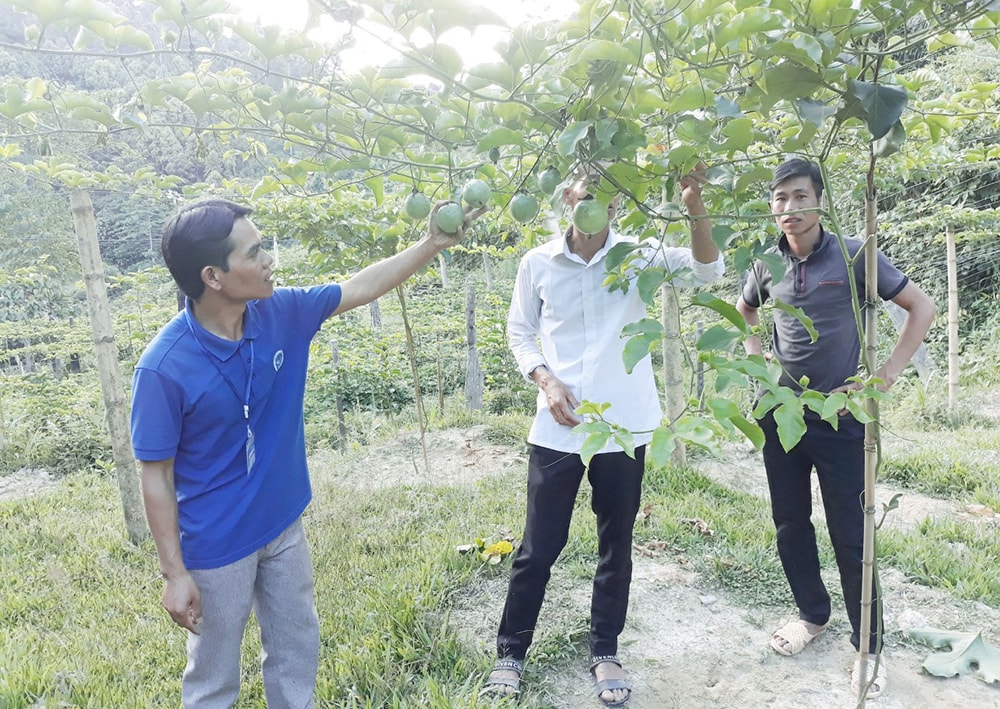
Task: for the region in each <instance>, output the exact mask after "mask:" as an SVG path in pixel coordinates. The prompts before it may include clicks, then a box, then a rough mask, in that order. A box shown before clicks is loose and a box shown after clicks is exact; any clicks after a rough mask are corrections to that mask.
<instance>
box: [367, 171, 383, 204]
mask: <svg viewBox="0 0 1000 709" xmlns="http://www.w3.org/2000/svg"><path fill="white" fill-rule="evenodd" d="M365 184H366V185H368V189H370V190H371V191H372V194H373V195H375V206H376V207H381V206H382V200H383V199H384V198H385V183H384V182H383V180H382V176H381V175H376V176H375V177H369V178H368V179H367V180H365Z"/></svg>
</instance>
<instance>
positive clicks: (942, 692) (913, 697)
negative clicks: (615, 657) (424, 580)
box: [314, 427, 1000, 709]
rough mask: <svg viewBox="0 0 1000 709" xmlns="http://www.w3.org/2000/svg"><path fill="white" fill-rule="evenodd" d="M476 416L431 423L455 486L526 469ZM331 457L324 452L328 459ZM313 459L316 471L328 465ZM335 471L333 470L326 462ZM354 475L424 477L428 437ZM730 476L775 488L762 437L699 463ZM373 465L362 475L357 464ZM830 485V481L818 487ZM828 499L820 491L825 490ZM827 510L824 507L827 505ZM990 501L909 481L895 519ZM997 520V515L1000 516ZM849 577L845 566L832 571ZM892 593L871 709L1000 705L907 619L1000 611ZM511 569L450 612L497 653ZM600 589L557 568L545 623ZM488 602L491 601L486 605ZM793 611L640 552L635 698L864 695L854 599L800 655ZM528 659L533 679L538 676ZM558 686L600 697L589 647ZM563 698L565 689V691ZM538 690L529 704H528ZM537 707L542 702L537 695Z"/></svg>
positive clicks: (946, 621) (986, 629)
mask: <svg viewBox="0 0 1000 709" xmlns="http://www.w3.org/2000/svg"><path fill="white" fill-rule="evenodd" d="M482 434H483V430H482V429H481V428H479V427H474V428H470V429H465V430H459V429H453V430H446V431H437V432H432V433H429V434H428V436H427V441H426V442H427V446H428V448H429V449H430V450H433V451H434V478H435V479H436V480H438V481H449V482H451V483H453V484H457V485H463V484H469V483H471V482H473V481H474V480H476V479H478V478H481V477H485V476H490V475H502V474H504V473H505V472H509V471H510V470H511V468H516V469H517V470H519V471H522V470H523V469H524V468H525V467H526V461H525V459H524V455H523V451H522V450H521V449H520V448H518V447H510V446H500V445H496V444H493V443H491V442H489V441H486V440H485V439H484V438H483V436H482ZM321 465H322V464H321ZM317 467H318V466H316V465H315V464H314V474H315V471H316V470H317ZM322 467H323V468H324V469H329V468H328V467H327V466H325V465H322ZM352 467H354V468H355V474H352V471H351V470H349V469H348V470H345V469H340V472H339V473H337V477H338V478H341V477H342V478H344V479H348V478H350V479H352V480H355V481H356V480H359V479H363V480H368V481H371V482H370V483H368V484H373V485H387V484H393V483H394V482H403V481H404V480H405V481H410V482H412V481H413V480H414V476H415V475H417V476H419V474H420V472H421V471H422V470H423V469H424V466H423V464H422V456H421V454H420V446H419V438H418V437H417V436H415V435H414V436H412V437H406V436H402V437H399V438H397V439H395V440H394V441H393V442H392V443H391V444H388V445H383V444H380V445H379V447H378V454H377V456H376V455H372V456H369V457H367V458H364V459H362V460H359V461H358V462H357V464H356V466H352ZM698 467H699V468H700V469H701V470H702V472H704V473H705V474H706V475H709V476H711V477H712V478H714V479H716V480H718V481H719V482H722V483H724V484H727V485H730V486H732V487H736V488H738V489H741V490H745V491H747V492H751V493H754V494H758V495H762V496H763V495H766V485H765V484H764V472H763V467H762V465H761V463H760V458H759V455H758V454H757V453H756V452H755V451H754V450H753V449H752V447H749V448H747V447H739V446H736V447H733V448H731V449H729V450H728V451H727V456H726V460H725V461H712V462H711V463H710V464H707V463H706V464H702V465H699V466H698ZM359 469H360V470H364V471H365V472H364V474H363V475H357V474H356V473H357V470H359ZM894 492H896V491H895V490H892V489H889V488H883V487H880V489H879V492H878V497H879V501H880V502H881V501H883V500H884V501H888V500H889V498H890V497H891V496H892V494H893V493H894ZM817 494H818V493H817ZM817 502H818V498H817ZM814 508H815V509H817V510H821V509H822V505H821V504H818V503H817V505H815V506H814ZM982 514H983V511H982V510H977V509H972V510H966V509H958V508H954V507H953V506H951V505H950V504H949V503H947V502H943V501H939V500H934V499H931V498H926V497H923V496H920V495H916V494H911V493H909V492H907V493H906V494H904V495H903V497H902V499H901V500H900V509H899V510H898V511H897V512H895V513H893V517H892V518H891V519H890V520H889V521H888V522H887V524H889V525H891V524H900V525H913V524H917V523H918V522H919V521H920V520H921V519H923V518H924V517H926V516H928V515H957V516H962V517H965V516H974V517H977V518H982ZM988 523H992V522H988ZM831 572H832V570H831ZM827 582H828V585H830V586H831V587H834V586H836V584H837V583H838V582H837V580H836V576H835V575H831V576H830V577H829V578H827ZM882 583H883V589H884V593H885V599H886V617H885V623H886V630H887V640H886V654H885V657H886V659H887V665H888V668H889V682H888V690H887V691H886V693H885V694H883V696H881V697H879V698H878V699H875V700H870V701H868V702H867V705H868V707H870V708H871V709H950V708H951V707H955V708H958V707H963V708H970V709H971V708H975V709H1000V684H987V683H986V682H984V681H983V680H982V679H980V678H978V677H976V676H975V675H966V676H963V677H955V678H951V679H941V678H937V677H933V676H931V675H928V674H926V673H924V672H922V670H921V665H922V663H923V661H924V659H925V658H926V657H927V655H928V654H929V653H930V652H931V650H930V649H929V648H927V647H925V646H923V645H920V644H917V643H915V642H914V641H912V640H910V639H909V638H908V636H907V635H906V631H907V630H909V629H911V628H918V627H926V626H930V627H936V628H941V629H949V630H958V631H963V632H969V631H982V632H983V634H984V637H985V638H986V639H987V640H988V641H991V642H992V644H994V645H998V646H1000V610H997V609H993V608H990V607H989V606H986V605H984V604H982V603H971V602H962V601H955V600H953V599H952V598H950V597H947V596H946V595H944V594H943V593H940V592H936V591H934V590H932V589H929V588H926V587H923V586H919V585H916V584H913V583H910V582H908V581H906V579H904V578H903V577H902V575H901V574H899V573H898V572H892V571H889V572H883V574H882ZM505 584H506V576H505V575H504V576H501V577H498V578H497V579H496V580H495V581H493V582H491V583H490V584H489V588H487V589H486V591H485V593H486V594H487V596H488V597H487V598H484V597H483V596H482V595H479V596H477V598H476V599H475V600H474V601H472V602H470V603H469V604H468V606H467V607H464V608H459V609H457V610H456V612H454V613H453V614H452V615H451V621H452V622H453V623H457V624H458V625H459V628H460V631H461V633H462V635H463V637H465V638H467V640H468V642H469V643H470V644H472V645H474V646H475V647H476V649H478V650H481V651H483V652H484V653H489V652H490V648H491V647H492V643H493V637H494V634H495V632H496V623H497V616H498V614H499V609H500V608H501V607H502V604H503V598H504V593H505V591H506V585H505ZM589 597H590V589H589V586H588V585H587V584H586V583H585V582H582V581H579V580H576V579H571V578H568V575H565V574H559V573H558V572H557V573H556V574H555V575H554V576H553V581H552V583H550V588H549V592H548V593H547V596H546V602H545V603H546V605H545V606H544V607H543V608H542V614H541V618H540V621H539V622H540V624H544V623H545V618H546V613H547V612H553V608H558V609H559V612H567V608H569V609H575V611H576V612H578V613H579V614H580V617H586V615H587V613H588V607H589ZM484 609H485V610H484ZM793 616H794V609H793V608H789V609H787V611H783V610H780V611H775V610H774V609H764V610H761V609H753V608H747V607H745V606H740V605H737V604H735V603H732V602H730V601H729V600H728V599H727V598H726V595H725V594H724V593H721V592H719V591H717V590H713V589H711V588H708V587H706V586H705V584H704V581H703V580H702V579H700V578H699V576H698V575H697V574H696V573H694V572H692V571H691V570H689V569H687V568H685V567H683V566H681V565H680V564H678V563H677V562H676V561H674V560H673V559H672V558H671V557H670V556H669V555H664V554H655V553H654V555H649V554H648V553H643V552H642V551H641V550H637V551H636V554H635V571H634V578H633V583H632V597H631V605H630V611H629V619H628V623H627V625H626V628H625V632H624V635H623V636H622V638H621V651H620V653H619V654H620V656H621V658H622V659H623V661H624V662H625V666H626V668H627V669H628V671H629V673H630V675H631V678H632V681H633V684H634V693H633V697H632V701H630V702H629V707H631V708H632V709H674V708H676V709H707V708H709V707H720V708H721V707H725V708H727V709H735V708H737V707H738V708H739V709H758V708H759V709H763V708H765V707H767V708H770V707H782V708H787V709H798V708H799V707H802V708H806V707H819V708H823V709H826V708H828V707H829V708H831V709H832V708H834V707H853V706H855V705H856V700H855V699H854V698H853V697H852V696H851V693H850V680H849V677H850V668H851V665H852V663H853V659H854V654H853V648H852V647H851V645H850V643H849V641H848V638H849V636H850V625H849V623H848V621H847V617H846V615H845V614H844V612H843V610H842V609H837V608H835V611H834V618H833V620H832V623H831V627H830V630H829V631H828V632H827V633H826V634H825V635H823V636H822V637H820V638H818V639H817V640H816V641H814V642H813V643H812V644H811V645H810V646H809V647H808V648H806V650H805V651H804V652H802V653H801V654H799V655H796V656H794V657H782V656H779V655H777V654H776V653H774V652H773V651H772V650H771V649H770V647H769V645H768V639H769V637H770V633H771V631H772V630H774V628H776V627H778V626H780V625H782V624H783V623H784V622H785V621H786V620H788V619H789V618H791V617H793ZM533 671H534V670H533V669H532V667H531V665H530V655H529V664H528V667H527V669H526V673H525V680H524V681H525V683H526V684H527V683H529V682H530V681H531V676H532V672H533ZM544 679H545V682H546V683H548V684H549V686H550V687H553V688H554V689H553V691H552V692H551V695H550V696H549V697H548V698H547V700H546V703H545V706H549V704H548V703H547V702H548V701H551V706H553V707H557V708H558V709H580V708H581V707H592V706H593V707H597V706H600V703H599V702H598V701H597V700H596V699H595V697H594V695H593V694H592V693H591V680H590V678H589V675H588V673H587V668H586V664H585V662H584V660H583V658H581V659H580V661H579V662H578V663H575V664H573V665H572V666H569V667H566V668H564V671H562V672H561V673H560V675H559V676H556V677H545V678H544ZM553 697H557V698H553ZM524 704H526V702H522V705H524ZM529 705H530V706H534V705H533V704H529Z"/></svg>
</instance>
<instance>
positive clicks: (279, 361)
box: [274, 350, 285, 372]
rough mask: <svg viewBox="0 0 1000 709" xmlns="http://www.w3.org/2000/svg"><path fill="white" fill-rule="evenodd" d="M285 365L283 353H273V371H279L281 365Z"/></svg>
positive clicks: (280, 351) (281, 351) (282, 351)
mask: <svg viewBox="0 0 1000 709" xmlns="http://www.w3.org/2000/svg"><path fill="white" fill-rule="evenodd" d="M284 363H285V351H284V350H278V351H277V352H275V353H274V371H275V372H277V371H278V370H279V369H281V365H283V364H284Z"/></svg>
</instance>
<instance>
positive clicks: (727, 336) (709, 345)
mask: <svg viewBox="0 0 1000 709" xmlns="http://www.w3.org/2000/svg"><path fill="white" fill-rule="evenodd" d="M742 339H743V335H742V334H741V331H738V330H730V329H729V328H727V327H724V326H722V325H713V326H712V327H710V328H708V329H707V330H705V332H703V333H701V337H699V338H698V341H697V342H696V343H695V347H697V348H698V350H699V351H706V350H722V351H724V352H728V351H729V350H731V349H732V348H733V346H734V345H735V344H736V343H737V342H740V341H741V340H742Z"/></svg>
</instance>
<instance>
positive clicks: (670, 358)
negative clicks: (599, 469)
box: [660, 283, 687, 465]
mask: <svg viewBox="0 0 1000 709" xmlns="http://www.w3.org/2000/svg"><path fill="white" fill-rule="evenodd" d="M660 320H661V322H662V323H663V343H662V345H661V347H662V351H663V399H664V410H665V411H666V414H667V419H668V420H669V421H670V422H671V423H672V422H673V421H675V420H676V419H677V417H678V416H680V415H681V414H682V413H683V412H684V407H685V406H687V401H686V398H687V397H686V396H685V393H684V374H683V371H682V370H681V319H680V304H679V303H678V302H677V290H676V289H675V288H673V287H672V286H671V285H670V284H669V283H664V284H663V285H662V286H661V287H660ZM671 458H672V460H673V461H674V463H676V464H677V465H684V464H685V463H687V448H686V447H685V445H684V442H683V441H679V440H678V441H676V446H675V447H674V451H673V453H671Z"/></svg>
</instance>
